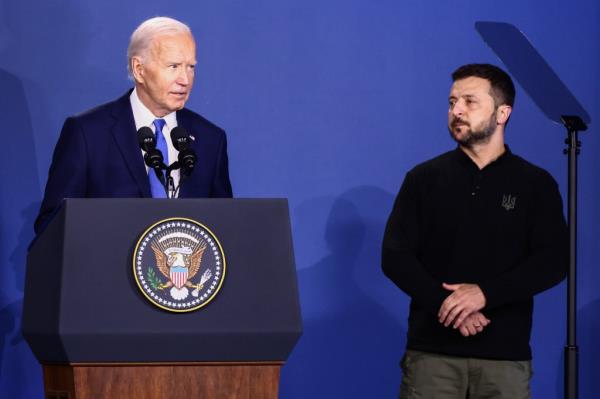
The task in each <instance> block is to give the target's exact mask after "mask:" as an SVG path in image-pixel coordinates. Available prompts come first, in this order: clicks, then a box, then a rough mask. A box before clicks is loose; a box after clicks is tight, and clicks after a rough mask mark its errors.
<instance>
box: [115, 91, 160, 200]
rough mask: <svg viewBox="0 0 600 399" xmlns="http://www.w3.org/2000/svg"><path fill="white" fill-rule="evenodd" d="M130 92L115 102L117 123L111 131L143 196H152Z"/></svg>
mask: <svg viewBox="0 0 600 399" xmlns="http://www.w3.org/2000/svg"><path fill="white" fill-rule="evenodd" d="M130 94H131V90H130V91H129V92H128V93H127V94H125V95H124V96H123V97H121V98H119V99H118V100H117V101H116V102H115V105H114V107H113V111H112V116H113V118H114V119H115V124H114V125H113V127H112V129H111V133H112V135H113V137H114V139H115V141H116V143H117V146H118V148H119V151H120V152H121V155H122V156H123V159H124V161H125V164H126V165H127V168H128V169H129V172H130V173H131V175H132V176H133V178H134V180H135V182H136V184H137V186H138V188H139V190H140V194H141V196H142V197H146V198H150V197H151V196H152V195H151V193H150V183H149V182H148V175H147V173H146V167H145V166H144V159H143V157H142V151H141V150H140V146H139V144H138V142H137V134H136V129H135V121H134V120H133V111H132V110H131V104H130V102H129V95H130Z"/></svg>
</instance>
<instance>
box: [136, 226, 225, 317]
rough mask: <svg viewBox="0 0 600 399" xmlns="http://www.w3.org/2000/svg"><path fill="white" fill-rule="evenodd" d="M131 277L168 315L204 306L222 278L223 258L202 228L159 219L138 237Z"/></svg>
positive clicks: (211, 238) (219, 286) (207, 231)
mask: <svg viewBox="0 0 600 399" xmlns="http://www.w3.org/2000/svg"><path fill="white" fill-rule="evenodd" d="M133 275H134V276H135V281H136V282H137V285H138V287H139V288H140V290H141V291H142V293H143V294H144V296H145V297H146V298H148V300H149V301H150V302H152V303H153V304H154V305H156V306H158V307H159V308H162V309H165V310H168V311H171V312H190V311H192V310H196V309H200V308H201V307H203V306H205V305H206V304H208V303H209V302H210V301H211V300H212V299H213V298H214V297H215V296H216V295H217V293H218V292H219V289H220V288H221V285H222V284H223V279H224V277H225V255H224V253H223V249H222V248H221V244H220V243H219V241H218V240H217V237H215V235H214V234H213V233H212V232H211V231H210V230H209V229H208V228H207V227H206V226H204V225H202V224H200V223H198V222H196V221H194V220H191V219H184V218H173V219H166V220H161V221H160V222H158V223H155V224H154V225H152V226H151V227H150V228H149V229H148V230H146V231H145V232H144V234H142V236H141V237H140V239H139V241H138V243H137V245H136V247H135V251H134V254H133Z"/></svg>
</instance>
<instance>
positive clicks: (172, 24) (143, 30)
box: [127, 17, 192, 79]
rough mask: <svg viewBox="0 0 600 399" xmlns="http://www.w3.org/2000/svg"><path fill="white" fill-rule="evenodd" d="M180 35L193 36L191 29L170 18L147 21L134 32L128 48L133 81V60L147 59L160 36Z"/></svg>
mask: <svg viewBox="0 0 600 399" xmlns="http://www.w3.org/2000/svg"><path fill="white" fill-rule="evenodd" d="M180 33H188V34H190V35H191V34H192V31H191V30H190V27H189V26H187V25H186V24H184V23H183V22H180V21H178V20H176V19H173V18H169V17H154V18H150V19H147V20H145V21H144V22H142V23H141V24H140V26H138V27H137V28H136V30H134V31H133V33H132V34H131V39H129V47H127V71H128V73H129V77H130V78H132V79H133V71H132V70H131V59H132V58H133V57H140V58H142V59H145V58H146V55H147V53H148V49H149V48H150V44H151V43H152V40H154V38H156V37H158V36H163V35H176V34H180Z"/></svg>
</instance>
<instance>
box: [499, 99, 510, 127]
mask: <svg viewBox="0 0 600 399" xmlns="http://www.w3.org/2000/svg"><path fill="white" fill-rule="evenodd" d="M511 112H512V107H511V106H510V105H506V104H503V105H501V106H499V107H498V110H497V111H496V122H497V123H498V124H499V125H505V124H506V122H507V121H508V118H509V117H510V114H511Z"/></svg>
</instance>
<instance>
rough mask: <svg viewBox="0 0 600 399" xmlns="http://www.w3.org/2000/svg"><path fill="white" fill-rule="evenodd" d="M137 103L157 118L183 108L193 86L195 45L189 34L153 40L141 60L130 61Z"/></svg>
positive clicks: (135, 58)
mask: <svg viewBox="0 0 600 399" xmlns="http://www.w3.org/2000/svg"><path fill="white" fill-rule="evenodd" d="M132 62H133V66H132V69H133V75H134V78H135V81H136V88H137V91H138V95H139V97H140V100H141V101H142V102H143V103H144V105H146V107H148V109H149V110H150V111H151V112H152V113H153V114H154V115H155V116H158V117H162V116H165V115H167V114H169V113H171V112H173V111H177V110H180V109H182V108H183V106H184V105H185V102H186V101H187V99H188V98H189V96H190V92H191V90H192V85H193V84H194V68H195V66H196V44H195V43H194V39H193V37H192V36H191V35H190V34H187V33H181V34H176V35H164V36H159V37H156V38H155V39H154V40H153V41H152V44H151V45H150V49H149V51H148V54H147V56H146V59H145V60H142V59H141V58H138V57H134V58H133V60H132Z"/></svg>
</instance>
